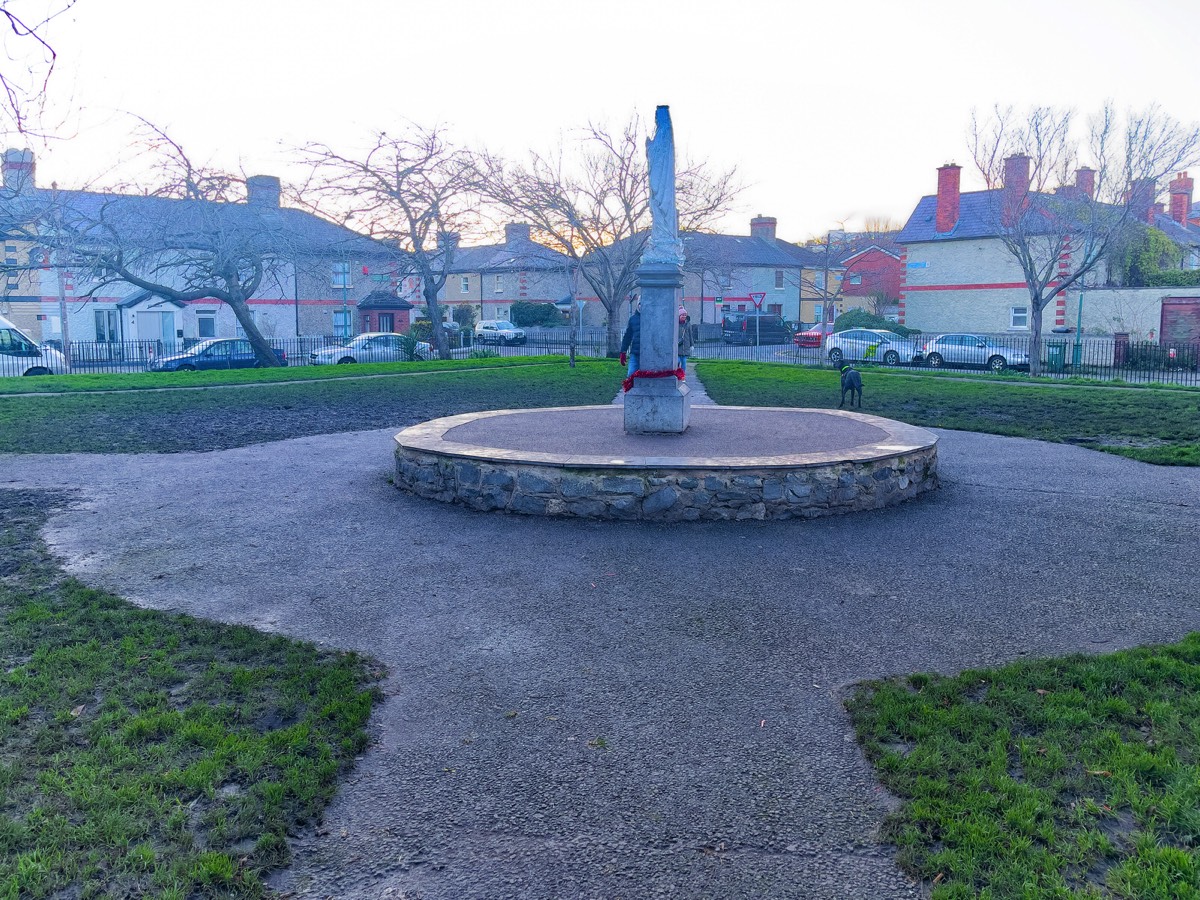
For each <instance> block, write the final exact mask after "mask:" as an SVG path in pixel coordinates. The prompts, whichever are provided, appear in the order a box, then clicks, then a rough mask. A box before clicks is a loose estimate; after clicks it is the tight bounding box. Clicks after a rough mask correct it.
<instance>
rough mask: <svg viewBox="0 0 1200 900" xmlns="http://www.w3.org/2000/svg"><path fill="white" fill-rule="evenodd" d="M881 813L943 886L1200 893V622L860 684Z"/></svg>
mask: <svg viewBox="0 0 1200 900" xmlns="http://www.w3.org/2000/svg"><path fill="white" fill-rule="evenodd" d="M846 705H847V708H848V710H849V711H850V714H851V717H852V719H853V721H854V725H855V728H856V730H857V733H858V738H859V741H860V742H861V744H862V746H863V749H864V751H865V752H866V754H867V757H868V758H869V759H870V760H871V762H872V763H873V764H874V765H875V768H876V771H877V774H878V775H879V778H880V779H881V780H882V781H883V783H884V785H885V786H886V787H887V788H888V789H889V790H890V791H892V793H894V794H895V795H897V796H898V797H900V798H901V799H902V801H903V806H902V808H901V809H900V810H899V811H897V812H896V813H894V814H893V815H891V816H890V817H889V818H888V821H887V822H886V824H885V827H884V834H883V838H884V840H886V841H888V842H891V843H893V844H895V846H896V847H897V849H898V858H899V862H900V865H901V866H902V867H903V868H904V870H905V871H907V872H908V873H910V874H911V875H913V876H914V877H916V878H918V879H921V880H922V881H923V882H924V887H925V889H926V890H930V891H931V893H932V897H933V898H934V900H951V898H968V897H972V898H973V897H980V898H997V900H998V898H1010V897H1014V898H1015V897H1020V898H1035V897H1036V898H1060V897H1061V898H1101V897H1104V898H1111V897H1120V898H1138V900H1151V898H1163V900H1167V898H1177V900H1181V898H1196V897H1200V850H1198V847H1200V635H1192V636H1190V637H1188V638H1187V639H1186V640H1184V641H1182V642H1180V643H1178V644H1173V645H1169V646H1162V647H1145V648H1139V649H1135V650H1128V651H1123V652H1119V653H1113V654H1110V655H1105V656H1072V657H1066V658H1062V659H1049V660H1042V661H1037V662H1021V663H1017V664H1014V665H1010V666H1006V667H1004V668H1000V669H994V670H989V671H974V672H964V673H962V674H960V675H958V676H956V677H953V678H945V677H940V676H937V675H913V676H909V677H906V678H897V679H892V680H888V681H882V682H870V683H866V684H863V685H860V686H859V687H858V689H857V690H856V692H855V693H854V695H853V696H852V697H851V698H850V699H849V700H848V701H847V704H846Z"/></svg>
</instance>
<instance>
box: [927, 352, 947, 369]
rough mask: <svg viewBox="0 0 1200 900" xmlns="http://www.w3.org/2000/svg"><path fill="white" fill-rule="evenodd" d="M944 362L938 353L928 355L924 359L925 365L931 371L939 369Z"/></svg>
mask: <svg viewBox="0 0 1200 900" xmlns="http://www.w3.org/2000/svg"><path fill="white" fill-rule="evenodd" d="M944 362H945V360H944V359H942V355H941V354H940V353H930V354H929V355H928V356H927V357H925V365H927V366H929V368H931V369H940V368H941V367H942V364H943V363H944Z"/></svg>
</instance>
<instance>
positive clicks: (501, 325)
mask: <svg viewBox="0 0 1200 900" xmlns="http://www.w3.org/2000/svg"><path fill="white" fill-rule="evenodd" d="M496 327H497V328H499V329H501V330H502V331H503V330H507V329H511V328H516V327H517V326H516V325H514V324H513V323H512V322H497V323H496Z"/></svg>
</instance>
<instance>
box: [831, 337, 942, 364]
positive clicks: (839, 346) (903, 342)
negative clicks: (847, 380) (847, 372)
mask: <svg viewBox="0 0 1200 900" xmlns="http://www.w3.org/2000/svg"><path fill="white" fill-rule="evenodd" d="M825 352H826V354H827V355H828V356H829V361H830V362H831V363H833V364H834V365H835V366H836V365H839V364H840V363H841V361H842V360H843V359H848V360H851V361H854V362H857V361H860V360H862V361H867V362H881V363H883V364H884V365H885V366H899V365H910V364H912V363H919V362H921V360H922V359H923V358H924V357H923V355H922V352H921V348H920V346H919V345H918V344H917V343H916V341H913V340H910V339H909V338H903V337H900V335H898V334H896V333H895V332H894V331H883V330H877V329H874V328H850V329H848V330H846V331H839V332H836V333H835V334H831V335H830V336H829V337H828V338H826V339H825Z"/></svg>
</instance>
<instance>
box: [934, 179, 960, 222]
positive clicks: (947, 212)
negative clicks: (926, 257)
mask: <svg viewBox="0 0 1200 900" xmlns="http://www.w3.org/2000/svg"><path fill="white" fill-rule="evenodd" d="M937 171H938V190H937V216H936V228H937V233H938V234H945V233H946V232H948V231H953V230H954V226H955V225H957V224H958V204H959V186H960V184H961V177H962V166H957V165H955V164H954V163H946V165H944V166H941V167H940V168H939V169H938V170H937Z"/></svg>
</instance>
